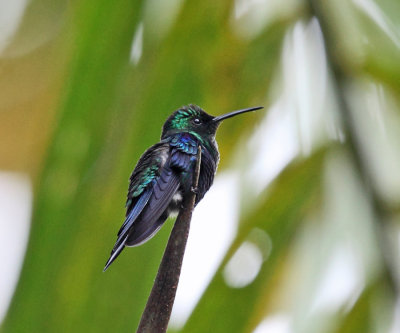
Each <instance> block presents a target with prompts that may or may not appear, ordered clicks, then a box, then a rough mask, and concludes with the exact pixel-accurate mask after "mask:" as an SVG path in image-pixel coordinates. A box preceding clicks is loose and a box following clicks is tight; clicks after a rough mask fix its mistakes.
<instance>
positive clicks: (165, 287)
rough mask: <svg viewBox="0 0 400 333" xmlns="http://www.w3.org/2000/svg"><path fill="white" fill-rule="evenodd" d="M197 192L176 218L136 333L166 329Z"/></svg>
mask: <svg viewBox="0 0 400 333" xmlns="http://www.w3.org/2000/svg"><path fill="white" fill-rule="evenodd" d="M200 163H201V146H199V148H198V152H197V162H196V167H195V172H194V175H193V188H194V189H197V186H198V182H199V174H200ZM195 199H196V194H195V191H192V192H190V193H189V194H188V195H186V196H185V197H184V199H183V203H182V209H181V211H180V213H179V215H178V217H177V219H176V222H175V225H174V228H173V229H172V232H171V235H170V237H169V240H168V244H167V247H166V249H165V252H164V256H163V258H162V260H161V264H160V267H159V269H158V273H157V277H156V280H155V281H154V285H153V288H152V290H151V293H150V296H149V299H148V300H147V304H146V307H145V309H144V311H143V314H142V318H141V319H140V323H139V327H138V329H137V331H136V332H137V333H154V332H157V333H158V332H160V333H162V332H166V330H167V327H168V322H169V318H170V316H171V311H172V306H173V304H174V300H175V294H176V288H177V287H178V282H179V276H180V274H181V268H182V260H183V256H184V254H185V248H186V242H187V238H188V236H189V228H190V221H191V219H192V212H193V209H194V204H195Z"/></svg>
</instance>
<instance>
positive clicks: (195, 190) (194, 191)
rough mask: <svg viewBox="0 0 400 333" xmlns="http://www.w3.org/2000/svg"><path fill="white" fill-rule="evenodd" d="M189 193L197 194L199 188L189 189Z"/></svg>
mask: <svg viewBox="0 0 400 333" xmlns="http://www.w3.org/2000/svg"><path fill="white" fill-rule="evenodd" d="M190 192H192V193H194V194H199V188H198V187H193V186H192V187H191V188H190Z"/></svg>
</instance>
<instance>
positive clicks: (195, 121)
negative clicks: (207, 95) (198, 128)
mask: <svg viewBox="0 0 400 333" xmlns="http://www.w3.org/2000/svg"><path fill="white" fill-rule="evenodd" d="M193 122H194V123H195V124H196V125H199V124H200V123H201V120H200V119H199V118H194V119H193Z"/></svg>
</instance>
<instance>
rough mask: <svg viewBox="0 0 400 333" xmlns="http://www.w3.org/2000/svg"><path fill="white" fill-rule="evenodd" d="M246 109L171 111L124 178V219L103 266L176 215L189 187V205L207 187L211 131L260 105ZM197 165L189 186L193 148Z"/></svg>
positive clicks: (211, 172)
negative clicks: (157, 137) (213, 112)
mask: <svg viewBox="0 0 400 333" xmlns="http://www.w3.org/2000/svg"><path fill="white" fill-rule="evenodd" d="M262 108H263V107H261V106H258V107H252V108H247V109H242V110H237V111H233V112H229V113H226V114H224V115H221V116H217V117H214V116H211V115H209V114H208V113H206V112H205V111H204V110H203V109H202V108H200V107H199V106H197V105H193V104H190V105H187V106H183V107H181V108H180V109H178V110H176V111H175V112H173V113H172V114H171V115H170V116H169V118H168V119H167V120H166V122H165V123H164V126H163V128H162V134H161V140H160V142H158V143H156V144H155V145H153V146H151V147H150V148H149V149H147V150H146V151H145V152H144V153H143V155H142V156H141V157H140V159H139V161H138V163H137V165H136V167H135V169H134V170H133V172H132V174H131V177H130V184H129V190H128V195H127V201H126V217H125V221H124V223H123V224H122V226H121V228H120V230H119V232H118V235H117V241H116V243H115V245H114V247H113V249H112V251H111V255H110V258H109V259H108V261H107V263H106V265H105V267H104V270H103V271H105V270H106V269H107V268H108V267H109V266H110V265H111V263H112V262H113V261H114V260H115V259H116V258H117V257H118V255H119V254H120V253H121V252H122V250H123V249H124V248H125V246H138V245H141V244H143V243H145V242H146V241H148V240H149V239H150V238H151V237H153V236H154V235H155V233H156V232H157V231H158V230H159V229H160V228H161V226H162V225H163V224H164V222H165V221H166V219H167V218H168V217H170V216H173V215H177V214H178V213H179V211H180V209H181V203H182V200H183V198H184V196H185V195H187V194H188V193H189V191H195V193H196V199H195V205H197V204H198V203H199V201H200V200H201V199H202V198H203V197H204V195H205V194H206V192H207V191H208V190H209V188H210V187H211V185H212V183H213V180H214V176H215V173H216V170H217V166H218V162H219V152H218V145H217V142H216V140H215V135H216V132H217V129H218V126H219V125H220V124H221V122H222V121H223V120H225V119H228V118H231V117H234V116H237V115H239V114H242V113H245V112H249V111H255V110H259V109H262ZM199 146H201V163H200V174H199V180H198V186H197V188H196V189H194V188H193V187H192V185H193V184H192V183H193V173H194V169H195V165H196V159H197V151H198V149H199V148H198V147H199Z"/></svg>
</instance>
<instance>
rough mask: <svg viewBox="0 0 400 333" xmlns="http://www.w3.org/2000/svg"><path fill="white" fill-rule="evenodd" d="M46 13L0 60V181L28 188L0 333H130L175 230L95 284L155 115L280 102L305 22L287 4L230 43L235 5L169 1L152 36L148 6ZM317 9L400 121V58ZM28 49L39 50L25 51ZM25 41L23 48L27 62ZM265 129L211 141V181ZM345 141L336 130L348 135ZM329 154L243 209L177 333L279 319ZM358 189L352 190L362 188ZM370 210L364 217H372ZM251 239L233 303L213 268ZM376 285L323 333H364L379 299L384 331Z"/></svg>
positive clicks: (29, 17) (242, 129)
mask: <svg viewBox="0 0 400 333" xmlns="http://www.w3.org/2000/svg"><path fill="white" fill-rule="evenodd" d="M50 3H51V2H49V1H44V0H33V1H31V2H30V4H29V6H28V7H27V8H26V12H25V14H24V17H23V20H22V24H21V26H20V29H19V31H18V33H17V34H16V37H15V39H14V40H13V41H12V42H11V43H10V44H9V46H8V47H7V49H6V50H5V51H3V58H1V59H0V61H1V63H0V66H1V68H2V69H3V73H6V74H7V77H5V76H4V77H2V78H1V79H0V88H1V89H0V90H1V91H3V93H1V91H0V94H1V97H2V100H3V105H1V107H2V108H3V107H4V110H5V112H2V114H1V115H0V117H1V118H0V120H1V121H0V123H1V124H2V125H1V124H0V129H1V130H2V133H3V134H2V135H3V136H4V140H2V141H3V143H0V147H1V148H2V150H3V148H4V147H7V146H9V145H10V144H11V143H13V147H15V149H11V150H10V149H4V151H5V153H4V154H3V157H2V164H3V165H1V167H3V168H7V169H12V170H19V171H24V172H28V173H29V174H30V175H31V177H32V179H33V181H34V210H33V219H32V229H31V234H30V240H29V245H28V248H27V253H26V257H25V261H24V265H23V270H22V273H21V277H20V280H19V283H18V287H17V290H16V292H15V295H14V298H13V300H12V303H11V305H10V308H9V311H8V314H7V317H6V318H5V320H4V322H3V323H2V326H1V327H0V331H1V332H4V333H8V332H10V333H11V332H12V333H14V332H95V331H96V332H111V331H114V332H130V331H133V330H134V329H135V328H136V327H137V324H138V322H139V318H140V315H141V313H142V311H143V308H144V306H145V303H146V299H147V296H148V294H149V292H150V289H151V286H152V282H153V279H154V277H155V274H156V271H157V268H158V264H159V262H160V259H161V256H162V252H163V249H164V247H165V244H166V242H167V238H168V235H169V232H170V229H171V225H172V223H168V224H167V225H166V226H165V227H164V228H162V230H161V231H160V232H159V234H158V235H157V237H155V238H154V239H152V241H151V242H148V243H146V244H144V245H143V246H140V247H138V248H135V249H134V250H131V251H129V253H126V255H123V256H121V257H120V258H119V259H118V266H117V267H114V269H111V270H109V271H107V273H106V274H102V273H101V271H102V268H103V265H104V263H105V260H106V258H107V257H108V254H109V250H110V248H111V246H112V245H113V241H114V238H115V237H114V236H115V232H116V231H117V229H118V227H119V226H120V224H121V223H122V219H123V216H124V212H123V203H124V200H125V193H126V190H127V180H128V177H129V174H130V172H131V170H132V168H133V167H134V164H135V162H136V161H137V159H138V158H139V156H140V154H141V153H142V152H143V151H144V150H145V149H146V148H147V147H148V146H150V145H151V144H153V143H154V142H155V141H156V140H157V139H158V137H159V135H160V128H161V125H162V123H163V122H164V120H165V119H166V118H167V116H168V115H169V114H170V113H171V112H172V111H173V110H175V109H176V108H178V107H180V106H181V105H183V104H188V103H195V104H198V105H200V106H202V107H204V109H205V110H207V111H208V112H210V113H211V114H214V115H217V114H221V113H223V112H227V111H230V110H235V109H238V108H242V107H248V106H253V105H259V104H264V105H265V106H268V104H272V102H273V101H272V100H271V99H272V98H271V94H269V93H268V91H269V90H272V89H276V84H272V83H273V80H274V78H276V77H278V74H279V70H278V68H279V65H280V64H281V53H282V48H283V44H284V36H285V34H286V33H287V31H289V30H290V29H291V28H292V27H293V25H294V23H295V22H297V21H299V20H303V21H304V20H309V19H310V17H311V12H310V9H309V7H308V4H307V3H297V2H293V3H296V6H294V7H293V8H294V9H293V10H286V11H284V13H285V14H282V12H280V11H276V13H277V14H276V17H275V18H273V20H272V21H270V22H269V23H268V24H265V25H263V28H262V29H261V30H260V31H258V32H257V33H254V35H253V36H252V37H246V38H242V37H240V36H239V35H238V34H235V32H234V29H233V28H232V26H233V25H236V24H237V25H240V24H242V25H243V22H242V23H241V22H239V21H238V22H235V19H234V15H233V14H232V13H233V12H234V11H235V6H237V4H238V3H239V2H237V3H236V5H235V2H233V1H212V0H205V1H197V2H196V1H184V2H182V3H180V2H179V1H178V2H176V3H177V4H178V7H179V6H181V7H179V8H178V11H177V16H176V17H175V18H174V19H173V21H172V24H171V26H170V27H169V28H168V29H167V27H166V26H162V25H161V23H160V22H161V21H162V20H161V18H162V17H163V15H168V13H167V12H165V13H163V12H160V13H157V12H154V8H157V5H154V3H155V2H154V1H153V2H148V3H146V2H142V1H128V0H120V1H114V2H113V1H106V0H101V1H96V2H93V1H88V0H82V1H79V2H78V1H75V2H67V1H57V2H54V4H53V5H50ZM249 3H250V2H249ZM282 3H285V2H282ZM288 3H289V6H291V5H293V3H292V2H288ZM150 4H152V5H150ZM377 5H378V8H380V7H379V6H381V10H382V11H383V13H387V14H386V15H387V17H388V18H390V19H391V20H393V22H394V24H397V26H396V27H397V28H395V29H397V30H395V33H397V38H399V37H398V36H399V35H400V33H399V32H398V31H399V30H398V27H399V25H400V21H399V17H400V13H399V10H400V8H399V6H398V5H397V4H396V3H395V2H393V3H391V2H390V1H389V0H387V1H379V2H377ZM249 6H250V5H249ZM282 6H283V5H282ZM322 7H323V10H324V11H325V16H324V17H326V19H327V21H329V22H328V26H329V28H330V29H331V33H332V36H333V39H332V43H335V47H334V48H333V49H334V50H335V52H336V53H337V57H338V59H339V61H340V64H341V65H342V68H343V71H344V75H345V79H346V80H347V82H346V83H349V82H350V81H351V83H357V82H358V80H371V81H372V82H374V83H375V84H378V85H381V86H382V87H383V89H384V90H385V92H386V94H387V95H388V96H390V98H391V100H392V101H393V104H394V105H395V106H396V107H397V110H399V109H400V108H399V105H400V100H399V92H400V83H399V82H400V62H399V61H398V60H399V59H400V48H399V46H398V45H395V43H394V42H393V40H392V39H390V38H389V37H388V35H387V33H386V32H385V31H384V30H382V29H381V27H379V25H378V24H377V23H376V21H374V20H372V19H371V17H370V16H368V15H366V14H365V12H363V11H362V10H361V9H360V8H359V7H357V6H356V5H354V4H349V3H347V2H345V1H335V2H329V3H328V2H326V4H325V2H324V5H323V6H322ZM343 11H345V12H346V14H345V15H344V14H343ZM393 11H394V12H396V13H397V14H398V15H394V14H393ZM249 15H250V14H249ZM252 15H253V14H252ZM385 17H386V16H385ZM396 20H397V21H396ZM140 25H143V36H142V37H143V45H142V55H141V58H140V60H139V62H138V63H137V64H134V62H133V61H131V60H130V52H131V44H132V40H133V38H134V36H135V32H136V31H137V30H138V29H139V26H140ZM239 28H240V27H239ZM239 28H238V29H239ZM160 29H161V30H160ZM43 31H46V34H44V33H43ZM38 36H41V37H43V38H42V39H41V40H39V41H36V39H40V38H38ZM366 36H367V37H368V42H367V43H364V40H365V38H367V37H366ZM28 37H29V38H28ZM27 39H29V41H30V42H31V43H32V45H30V46H29V47H26V48H25V49H24V46H26V43H27ZM35 41H36V45H35ZM21 50H22V51H21ZM18 52H20V53H18ZM21 52H22V53H21ZM21 54H22V55H21ZM21 66H23V67H21ZM20 68H23V70H21V69H20ZM18 70H20V72H19V71H18ZM13 73H14V74H13ZM15 73H17V74H18V75H17V74H15ZM13 75H14V76H13ZM22 82H23V85H22V86H21V84H22ZM342 83H343V82H339V84H342ZM20 87H22V89H21V88H20ZM6 92H7V93H6ZM0 103H1V102H0ZM263 117H264V114H263V113H262V112H259V113H257V114H255V115H254V117H243V118H242V119H241V120H240V122H239V121H238V122H230V123H229V124H226V125H224V126H223V127H221V129H220V132H219V134H218V141H219V145H220V151H221V156H222V159H221V166H220V169H224V168H228V167H231V165H230V163H231V161H232V160H233V157H234V156H236V152H235V150H237V149H238V147H243V145H242V146H240V144H239V141H240V140H239V139H238V138H243V137H244V136H245V135H250V133H251V132H252V130H253V128H254V127H255V123H256V122H259V121H261V120H262V118H263ZM28 123H30V124H32V125H28ZM15 124H18V125H17V126H15ZM16 127H17V128H16ZM10 128H11V130H10ZM349 130H350V131H351V130H353V129H348V128H344V132H345V135H347V134H348V131H349ZM15 131H17V132H20V134H19V135H16V134H15V133H14V132H15ZM346 131H347V133H346ZM353 134H354V133H353ZM358 134H359V133H358ZM363 135H365V133H361V138H362V137H363ZM27 142H29V145H28V146H26V145H27ZM340 146H341V148H340V149H342V150H344V151H349V154H350V155H351V154H352V152H353V151H354V149H355V150H357V149H360V147H350V148H351V149H349V142H347V141H344V142H341V143H340ZM27 147H28V148H27ZM337 150H338V142H334V141H333V140H331V141H328V142H325V143H324V148H323V149H319V150H316V151H313V152H312V153H311V154H309V155H307V156H298V157H297V158H296V159H295V160H294V161H293V162H292V163H291V164H290V165H289V166H288V167H287V168H286V169H285V170H284V171H283V172H281V174H280V175H279V176H278V177H277V179H275V181H274V182H273V183H272V185H271V186H268V187H267V188H266V189H265V190H264V192H263V193H261V194H260V195H259V196H258V197H257V199H256V201H257V202H255V203H253V204H252V206H251V207H253V208H252V210H251V211H250V212H246V214H242V215H241V221H240V225H239V229H238V233H237V235H236V238H235V240H234V242H233V244H232V245H231V247H230V249H229V251H228V252H227V254H226V256H225V259H224V260H223V262H222V263H221V265H220V268H219V269H218V271H217V273H216V274H215V277H214V279H213V280H212V282H211V283H210V285H209V287H208V289H207V290H206V292H205V294H204V296H203V297H202V299H201V300H200V302H199V304H198V306H197V307H196V309H195V311H194V313H193V315H192V316H191V317H190V318H189V320H188V322H187V323H186V325H185V326H184V328H182V329H181V330H177V331H182V332H208V331H209V332H252V331H253V330H254V329H255V328H256V327H257V325H258V324H259V323H260V322H261V321H262V320H263V319H264V318H265V317H266V316H268V315H269V314H270V313H274V312H276V311H282V309H285V310H287V308H288V307H287V306H286V307H285V306H283V305H282V304H281V303H284V302H283V301H279V297H280V296H279V292H277V289H279V288H282V289H285V282H284V281H285V278H284V276H285V275H288V274H289V275H293V274H295V271H293V270H296V267H295V266H293V267H294V268H293V270H291V268H290V267H288V266H290V265H287V264H286V260H289V258H290V253H291V251H293V248H294V245H293V244H294V243H295V242H296V237H297V234H298V233H299V232H300V231H299V230H304V229H303V228H305V227H304V225H305V224H307V222H308V221H309V219H308V217H310V216H314V215H318V213H319V212H320V211H321V210H322V209H323V207H324V198H323V190H322V189H323V188H324V186H326V184H325V181H324V177H325V173H326V170H325V166H326V163H327V162H326V156H327V155H329V154H330V155H332V154H333V155H334V154H335V153H336V152H337ZM356 168H357V166H356ZM357 172H360V170H357ZM358 176H359V175H358ZM358 176H357V177H358ZM369 181H370V179H365V178H362V176H360V183H361V184H364V185H365V183H369ZM361 186H363V185H361ZM366 188H368V187H365V188H364V187H361V191H364V190H365V189H366ZM372 191H374V188H372ZM375 198H376V197H375V196H373V197H372V200H375ZM398 199H399V198H397V199H396V200H398ZM383 201H384V199H383ZM398 202H399V201H397V205H392V206H390V205H387V206H386V205H385V203H384V205H385V207H386V208H385V209H386V210H385V212H386V216H387V220H396V218H397V219H398V212H399V209H398ZM370 205H371V209H372V211H373V210H374V207H375V205H374V202H370ZM396 212H397V215H396ZM378 218H379V216H378ZM381 222H382V223H385V222H387V221H381ZM216 223H217V221H216ZM321 224H322V222H321ZM253 228H259V229H262V230H264V231H265V232H266V233H268V235H269V237H270V238H271V240H272V243H273V247H272V253H271V255H270V257H269V258H268V260H266V261H265V262H264V263H263V265H262V267H261V270H260V272H259V273H258V275H257V277H256V279H255V281H254V282H253V283H251V284H250V285H248V286H245V287H243V288H236V289H235V288H231V287H229V286H228V285H227V284H226V282H225V281H224V279H223V274H222V272H223V269H224V267H225V265H226V263H227V262H228V261H229V259H230V258H231V257H232V255H233V254H234V253H235V251H236V250H237V249H238V248H239V247H240V245H241V244H242V242H243V241H244V240H246V238H247V237H248V235H249V232H250V231H251V230H252V229H253ZM396 230H397V229H396ZM351 237H354V238H357V235H352V236H351ZM379 255H382V254H379ZM329 258H330V257H329V256H328V255H327V256H326V257H325V261H326V262H328V261H329V260H330V259H329ZM393 258H395V256H394V255H393ZM393 260H395V259H393ZM289 262H290V260H289ZM387 263H388V262H387V261H386V262H384V263H383V266H385V265H387ZM388 274H390V269H387V268H385V267H383V268H382V267H381V268H380V270H378V273H376V275H375V277H374V278H368V279H367V281H366V287H365V289H363V290H362V291H361V295H360V296H359V298H358V299H357V300H356V301H355V305H354V306H353V307H352V308H351V309H350V310H349V311H344V310H343V309H341V310H340V311H338V312H335V313H333V314H330V317H329V315H328V317H329V318H330V320H331V321H332V322H335V323H336V326H335V328H334V329H331V328H330V329H326V332H368V331H371V332H372V331H373V329H372V327H374V326H373V325H372V324H371V322H372V321H374V320H375V319H374V318H375V317H374V315H372V314H371V311H372V310H371V303H373V302H374V299H375V298H376V297H381V298H384V299H385V297H386V296H385V295H386V294H385V293H386V291H382V290H383V289H385V288H386V287H387V288H389V290H391V291H390V292H389V293H388V294H389V296H387V297H386V300H387V304H389V305H388V306H387V307H385V308H382V311H383V312H385V314H384V315H387V316H389V319H390V320H392V319H391V317H390V314H392V312H393V309H394V305H393V304H392V303H391V302H392V301H393V299H392V298H393V289H391V288H393V286H390V284H391V282H390V278H388V276H387V275H388ZM299 284H300V283H299ZM377 294H378V295H379V296H377ZM385 304H386V303H385ZM298 306H299V307H301V304H300V305H298ZM289 308H290V307H289ZM287 311H289V310H287ZM387 313H389V315H388V314H387ZM365 318H369V320H365ZM304 320H305V321H306V320H307V318H304ZM305 327H307V326H305ZM329 327H332V326H329ZM171 331H172V330H171ZM294 331H295V332H297V330H296V329H294ZM298 331H302V330H301V329H299V330H298ZM320 332H322V331H320Z"/></svg>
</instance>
